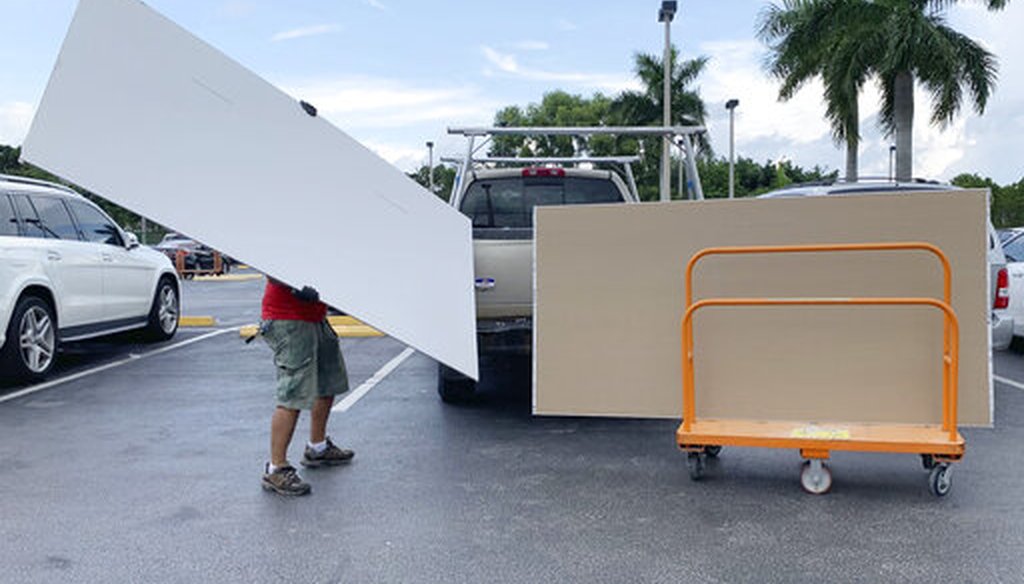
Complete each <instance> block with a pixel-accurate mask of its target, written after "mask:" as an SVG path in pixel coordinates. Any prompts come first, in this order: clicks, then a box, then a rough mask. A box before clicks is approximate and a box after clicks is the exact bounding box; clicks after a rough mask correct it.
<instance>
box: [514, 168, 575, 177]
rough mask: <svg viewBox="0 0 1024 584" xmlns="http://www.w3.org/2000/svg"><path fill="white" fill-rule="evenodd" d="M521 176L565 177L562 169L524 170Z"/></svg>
mask: <svg viewBox="0 0 1024 584" xmlns="http://www.w3.org/2000/svg"><path fill="white" fill-rule="evenodd" d="M523 176H563V177H564V176H565V169H564V168H524V169H523Z"/></svg>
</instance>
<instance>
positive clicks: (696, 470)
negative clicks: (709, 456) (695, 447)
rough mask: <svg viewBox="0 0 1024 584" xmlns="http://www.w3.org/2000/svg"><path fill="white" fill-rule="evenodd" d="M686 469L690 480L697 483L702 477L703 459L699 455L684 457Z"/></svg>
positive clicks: (690, 454) (692, 454) (694, 453)
mask: <svg viewBox="0 0 1024 584" xmlns="http://www.w3.org/2000/svg"><path fill="white" fill-rule="evenodd" d="M686 469H687V470H689V471H690V480H693V481H699V480H700V479H701V477H703V476H704V459H703V458H702V457H701V455H700V454H699V453H697V452H691V453H689V454H688V455H686Z"/></svg>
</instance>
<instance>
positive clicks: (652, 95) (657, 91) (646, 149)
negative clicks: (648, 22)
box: [608, 47, 712, 200]
mask: <svg viewBox="0 0 1024 584" xmlns="http://www.w3.org/2000/svg"><path fill="white" fill-rule="evenodd" d="M677 55H678V53H677V51H676V48H675V47H671V52H670V59H671V61H670V62H671V63H672V64H673V65H672V67H671V68H670V72H671V75H670V78H671V81H670V83H671V85H670V88H669V97H670V99H671V111H670V119H671V120H672V123H673V124H685V125H689V124H700V125H703V124H704V119H705V118H706V117H707V109H706V108H705V107H704V100H703V99H701V97H700V93H699V91H698V90H697V89H696V88H693V87H692V85H693V83H694V82H695V81H696V80H697V77H699V76H700V74H701V73H702V72H703V71H704V67H705V66H706V65H707V63H708V58H707V57H704V56H702V57H697V58H696V59H688V60H682V61H681V60H680V59H678V58H677ZM633 60H634V69H633V71H634V73H635V74H636V76H637V78H638V79H639V80H640V84H641V86H642V88H641V89H640V90H639V91H624V92H622V93H621V94H619V96H618V97H616V98H615V99H614V100H613V101H612V103H611V107H610V109H609V115H608V121H609V124H608V125H611V126H660V125H662V122H663V119H662V116H663V111H664V110H663V108H664V105H663V104H664V89H663V86H662V79H664V77H665V74H664V68H663V66H662V63H663V61H662V59H661V58H660V57H658V56H654V55H647V54H643V53H638V54H636V55H635V56H634V57H633ZM695 142H696V144H695V147H696V150H697V155H698V156H699V157H700V158H702V159H705V160H709V159H710V158H711V157H712V152H711V144H710V142H709V141H708V139H707V137H706V135H703V134H701V135H699V136H696V139H695ZM612 143H613V146H612V149H613V150H615V151H618V152H628V151H639V152H641V153H643V155H644V164H643V165H641V166H640V168H639V169H637V170H638V171H639V172H638V173H637V185H638V187H639V189H640V195H641V198H642V199H644V200H649V199H651V200H653V199H657V197H658V174H659V173H658V169H659V168H660V165H661V158H660V155H661V138H644V139H639V140H638V139H637V138H635V137H622V136H619V137H616V138H614V139H613V140H612Z"/></svg>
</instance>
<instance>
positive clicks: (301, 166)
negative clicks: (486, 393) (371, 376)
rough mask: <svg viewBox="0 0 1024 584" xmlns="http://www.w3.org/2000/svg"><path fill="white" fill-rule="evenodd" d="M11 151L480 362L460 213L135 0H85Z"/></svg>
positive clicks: (451, 361) (447, 353) (469, 368)
mask: <svg viewBox="0 0 1024 584" xmlns="http://www.w3.org/2000/svg"><path fill="white" fill-rule="evenodd" d="M24 157H25V158H26V159H27V160H29V161H30V162H32V163H33V164H36V165H38V166H40V167H43V168H45V169H47V170H49V171H51V172H53V173H54V174H57V175H59V176H61V177H64V178H66V179H69V180H71V181H73V182H75V183H77V184H80V185H82V186H83V187H86V188H88V189H90V190H92V191H94V192H96V193H98V194H100V195H102V196H103V197H106V198H108V199H110V200H112V201H115V202H117V203H119V204H121V205H123V206H125V207H127V208H129V209H132V210H134V211H136V212H138V213H140V214H142V215H144V216H146V217H149V218H151V219H154V220H156V221H158V222H159V223H161V224H164V225H167V226H170V227H172V228H174V229H176V230H179V231H181V232H183V233H187V234H188V235H189V236H191V237H195V238H196V239H198V240H200V241H203V242H204V243H207V244H209V245H211V246H213V247H215V248H217V249H220V250H221V251H223V252H225V253H227V254H230V255H231V256H233V257H236V258H240V259H242V260H245V262H246V263H249V264H250V265H253V266H254V267H256V268H257V269H259V270H261V271H263V272H266V273H268V274H270V275H272V276H274V277H276V278H279V279H281V280H283V281H285V282H288V283H290V284H292V285H295V286H302V285H305V284H309V285H313V286H315V287H316V288H318V289H319V290H320V293H321V296H322V297H323V298H324V300H325V301H327V302H328V303H330V304H331V305H332V306H335V307H336V308H339V309H342V310H344V311H346V312H348V313H350V314H352V315H354V316H356V317H358V318H359V319H360V320H361V321H363V322H365V323H367V324H370V325H372V326H373V327H374V328H376V329H379V330H381V331H383V332H385V333H387V334H388V335H390V336H392V337H395V338H397V339H398V340H400V341H402V342H405V343H407V344H409V345H411V346H412V347H414V348H416V349H417V350H419V351H422V352H423V353H426V354H427V355H430V356H431V357H433V358H435V359H437V360H438V361H441V362H443V363H445V364H447V365H449V366H451V367H453V368H454V369H457V370H459V371H461V372H463V373H465V374H466V375H469V376H470V377H476V376H477V354H476V319H475V307H474V296H473V254H472V240H471V236H472V230H471V226H470V222H469V220H468V219H467V218H466V217H464V216H463V215H462V214H460V213H458V212H457V211H456V210H455V209H453V208H451V207H450V206H448V205H447V204H445V203H444V202H443V201H441V200H439V199H438V198H437V197H435V196H433V195H432V194H430V193H429V192H427V190H426V189H423V188H422V187H420V186H419V185H417V184H416V183H414V182H413V181H411V180H409V178H408V177H406V176H405V175H404V174H403V173H402V172H401V171H399V170H398V169H397V168H395V167H394V166H392V165H390V164H388V163H387V162H386V161H384V160H382V159H381V158H380V157H378V156H377V155H375V154H374V153H372V152H370V151H369V150H368V149H367V148H365V147H364V146H363V145H361V144H360V143H358V142H356V141H355V140H353V139H352V138H351V137H349V136H348V135H346V134H345V133H344V132H342V131H340V130H339V129H337V128H335V127H333V126H332V125H331V124H330V123H328V122H327V121H326V120H324V119H323V118H319V117H312V116H310V115H308V114H307V112H306V111H304V108H302V107H300V105H299V101H298V100H297V99H296V98H294V97H291V96H288V95H286V94H285V93H284V92H282V91H280V90H278V89H277V88H275V87H274V86H272V85H270V84H269V83H267V82H266V81H264V80H263V79H261V78H260V77H259V76H257V75H255V74H254V73H252V72H251V71H248V70H247V69H245V68H244V67H242V66H241V65H239V64H238V63H236V62H234V61H232V60H231V59H229V58H228V57H226V56H225V55H223V54H222V53H220V52H219V51H217V50H216V49H214V48H213V47H211V46H210V45H208V44H206V43H204V42H202V41H201V40H199V39H197V38H196V37H194V36H192V35H191V34H189V33H188V32H187V31H185V30H183V29H182V28H180V27H178V26H177V25H175V24H174V23H172V22H171V21H169V20H167V19H166V18H164V17H163V16H161V15H159V14H157V13H156V12H155V11H153V10H151V9H150V8H149V7H147V6H146V5H145V4H143V3H141V2H138V1H136V0H82V2H81V3H80V4H79V8H78V11H77V12H76V14H75V18H74V21H73V22H72V25H71V29H70V30H69V32H68V35H67V38H66V39H65V41H64V46H63V48H62V49H61V53H60V57H59V59H58V62H57V65H56V66H55V68H54V71H53V75H52V76H51V78H50V82H49V85H48V86H47V89H46V93H45V95H44V96H43V99H42V102H41V104H40V106H39V110H38V112H37V114H36V117H35V120H34V121H33V123H32V128H31V131H30V132H29V135H28V138H26V140H25V146H24Z"/></svg>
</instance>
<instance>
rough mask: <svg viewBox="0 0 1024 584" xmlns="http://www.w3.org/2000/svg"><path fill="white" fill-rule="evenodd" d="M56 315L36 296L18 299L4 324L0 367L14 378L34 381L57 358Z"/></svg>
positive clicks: (43, 375)
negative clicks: (5, 329) (9, 317)
mask: <svg viewBox="0 0 1024 584" xmlns="http://www.w3.org/2000/svg"><path fill="white" fill-rule="evenodd" d="M57 343H58V339H57V319H56V318H54V316H53V309H52V308H50V305H49V304H47V303H46V302H45V301H44V300H43V299H41V298H39V297H37V296H25V297H24V298H22V299H20V300H18V304H17V305H15V307H14V314H12V315H11V322H10V323H9V324H8V325H7V341H6V342H5V343H4V346H3V349H2V350H0V369H3V370H4V371H10V372H11V377H13V378H14V379H15V380H18V381H22V380H28V381H38V380H41V379H43V378H44V377H46V375H47V374H48V373H49V372H50V370H51V369H53V364H54V363H55V362H56V361H57Z"/></svg>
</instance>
